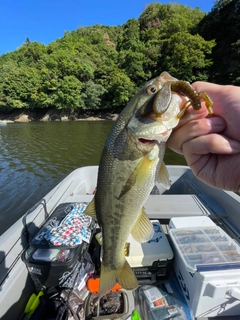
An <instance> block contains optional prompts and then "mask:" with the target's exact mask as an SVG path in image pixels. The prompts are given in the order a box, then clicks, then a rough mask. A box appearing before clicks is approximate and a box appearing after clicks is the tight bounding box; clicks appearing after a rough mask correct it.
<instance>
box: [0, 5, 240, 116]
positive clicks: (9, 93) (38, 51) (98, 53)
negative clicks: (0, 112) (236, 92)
mask: <svg viewBox="0 0 240 320" xmlns="http://www.w3.org/2000/svg"><path fill="white" fill-rule="evenodd" d="M239 10H240V0H218V1H216V2H215V4H214V7H213V9H212V11H211V12H210V13H209V14H207V15H206V13H204V12H201V11H200V10H199V8H195V9H191V8H190V7H186V6H183V5H180V4H177V3H170V4H166V5H164V4H161V3H159V2H153V3H151V4H149V5H148V6H146V8H145V10H144V11H143V12H142V14H141V15H140V17H139V19H130V20H128V21H127V22H126V23H125V24H124V25H122V26H117V27H110V26H102V25H94V26H92V27H80V28H78V29H77V30H75V31H72V32H65V33H64V36H63V37H62V38H59V39H57V40H56V41H54V42H52V43H50V44H49V45H47V46H46V45H43V44H40V43H38V42H36V41H34V42H31V41H30V39H29V38H27V39H26V41H25V42H24V43H23V45H22V46H21V47H19V48H18V49H17V50H15V51H14V52H11V53H7V54H5V55H1V56H0V108H9V109H13V108H31V109H38V108H48V107H51V108H57V109H74V108H75V109H76V108H78V109H82V110H103V109H106V108H107V109H113V110H117V111H120V110H121V109H122V108H123V107H125V105H126V104H127V102H128V101H129V99H130V98H131V97H132V96H133V95H134V94H135V93H136V91H137V90H138V89H139V87H140V86H141V85H142V84H143V83H145V81H147V80H148V79H150V78H152V77H155V76H157V75H159V74H160V73H161V72H162V71H164V70H166V71H168V72H169V73H170V74H172V75H173V76H174V77H177V78H179V79H182V80H188V81H190V82H193V81H195V80H215V81H218V82H219V83H229V82H232V83H234V84H239V83H240V71H239V70H240V68H239V66H240V36H239V31H238V30H240V16H239Z"/></svg>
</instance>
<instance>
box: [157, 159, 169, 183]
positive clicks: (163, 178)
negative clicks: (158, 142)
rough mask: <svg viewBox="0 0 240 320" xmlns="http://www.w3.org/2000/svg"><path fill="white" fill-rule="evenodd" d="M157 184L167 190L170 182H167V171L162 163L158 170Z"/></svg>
mask: <svg viewBox="0 0 240 320" xmlns="http://www.w3.org/2000/svg"><path fill="white" fill-rule="evenodd" d="M157 182H159V183H161V185H162V186H163V187H164V188H166V189H169V188H170V186H171V184H170V180H169V174H168V170H167V167H166V165H165V163H164V162H163V163H162V165H161V167H160V169H159V173H158V177H157Z"/></svg>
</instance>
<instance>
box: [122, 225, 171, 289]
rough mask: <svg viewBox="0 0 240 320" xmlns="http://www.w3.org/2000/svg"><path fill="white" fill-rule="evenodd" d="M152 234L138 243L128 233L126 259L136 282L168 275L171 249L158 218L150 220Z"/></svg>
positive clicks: (151, 280) (152, 280)
mask: <svg viewBox="0 0 240 320" xmlns="http://www.w3.org/2000/svg"><path fill="white" fill-rule="evenodd" d="M152 225H153V228H154V235H153V237H152V239H150V240H149V241H148V242H145V243H139V242H138V241H136V240H134V239H133V237H132V236H131V235H130V236H129V237H128V240H127V244H128V255H127V256H126V259H127V261H128V263H129V264H130V266H131V268H132V269H133V271H134V273H135V275H136V277H137V279H138V282H139V283H140V284H141V283H153V282H155V281H156V280H157V279H159V278H163V277H168V275H169V270H170V265H171V263H172V261H173V251H172V249H171V246H170V244H169V242H168V239H167V237H166V235H165V233H164V231H163V229H162V226H161V224H160V223H159V221H158V220H152Z"/></svg>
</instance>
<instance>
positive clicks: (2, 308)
mask: <svg viewBox="0 0 240 320" xmlns="http://www.w3.org/2000/svg"><path fill="white" fill-rule="evenodd" d="M167 169H168V172H169V177H170V181H171V188H170V189H169V190H166V189H164V188H163V187H162V186H161V185H158V184H157V185H156V186H157V188H158V191H159V192H157V193H156V194H151V195H149V197H148V199H147V202H146V204H145V210H146V212H147V214H148V216H149V218H150V219H157V220H158V221H160V223H161V225H162V226H164V228H165V229H164V230H165V232H166V233H170V231H171V229H170V228H169V222H170V221H172V219H174V218H175V219H176V218H184V217H185V221H186V227H187V222H188V219H190V217H191V218H192V217H207V218H209V219H211V221H212V222H213V223H214V225H216V226H217V227H218V228H221V230H223V231H224V232H225V233H227V235H228V236H229V237H231V239H233V241H234V242H235V243H237V244H238V243H239V242H240V196H239V195H238V194H236V193H234V192H229V191H224V190H218V189H215V188H212V187H210V186H208V185H206V184H205V183H203V182H201V181H200V180H199V179H197V178H196V177H195V176H194V174H193V172H192V171H191V169H190V168H189V167H187V166H175V165H170V166H167ZM97 175H98V166H87V167H82V168H78V169H76V170H74V171H73V172H71V173H70V174H69V175H68V176H67V177H65V178H64V179H63V180H62V181H61V182H60V183H59V184H58V185H57V186H55V187H54V188H53V189H52V190H51V191H50V192H49V193H48V194H47V195H46V196H44V197H43V198H42V199H41V200H40V201H39V202H38V203H36V205H35V206H34V207H33V208H31V209H30V210H29V211H28V212H27V213H26V214H24V215H23V216H22V218H20V219H19V220H18V221H17V222H15V223H14V224H13V225H12V226H11V227H10V228H9V229H8V230H7V231H6V232H5V233H4V234H3V235H2V236H1V240H0V318H1V319H2V320H10V319H11V320H12V319H24V315H23V311H24V308H25V306H26V304H27V302H28V299H29V297H30V296H31V294H32V293H33V292H35V288H34V284H33V281H32V279H31V277H30V276H29V272H28V270H27V268H26V265H25V263H24V262H23V260H22V254H23V252H24V250H25V248H26V246H27V245H28V238H29V234H30V235H31V237H33V236H34V235H35V234H36V233H37V231H38V230H39V228H40V227H41V226H42V225H43V223H44V221H46V219H47V218H48V217H49V216H51V214H52V213H53V211H54V210H55V208H56V207H57V206H59V205H60V204H61V203H75V202H87V203H88V202H90V201H91V199H92V198H93V194H94V190H95V188H96V182H97ZM239 268H240V265H239ZM217 272H219V271H216V273H217ZM234 272H235V273H236V274H237V272H239V273H238V275H239V276H238V277H234V276H233V278H232V281H230V284H232V286H233V287H234V288H236V290H235V291H234V290H233V291H234V294H233V295H232V296H231V297H230V298H231V299H230V300H231V303H232V306H233V307H232V308H233V309H234V310H235V311H234V312H232V311H231V310H232V308H231V306H230V307H228V308H226V309H228V310H227V313H226V312H225V313H224V312H221V314H220V313H219V315H216V316H214V317H211V319H221V320H226V319H228V320H230V319H239V317H240V312H239V310H240V290H239V283H240V270H239V269H238V268H237V267H236V265H235V268H234V269H233V270H230V271H229V270H228V273H230V274H231V273H233V274H234ZM219 281H220V282H219V287H221V281H222V280H221V279H219ZM234 284H235V285H234ZM209 285H210V287H209V290H210V291H211V290H212V291H211V294H210V295H212V297H211V299H213V300H214V299H218V294H217V293H216V292H217V291H216V290H217V288H216V286H215V287H213V286H212V287H211V283H210V284H209ZM221 288H223V287H221ZM220 291H221V290H220ZM223 291H224V289H223V290H222V291H221V294H222V295H223V296H224V295H225V299H226V304H225V307H226V305H227V303H228V301H229V297H226V296H227V293H228V294H230V293H231V292H230V291H229V290H228V292H227V293H226V290H225V292H223ZM214 295H216V297H215V296H214ZM216 305H217V304H216ZM221 307H223V306H221ZM236 310H237V311H236ZM237 312H239V313H237ZM225 314H226V315H225ZM208 318H209V317H208V314H206V315H205V316H204V315H201V316H197V317H196V319H198V320H200V319H201V320H203V319H208ZM26 319H27V318H26Z"/></svg>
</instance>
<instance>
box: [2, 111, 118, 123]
mask: <svg viewBox="0 0 240 320" xmlns="http://www.w3.org/2000/svg"><path fill="white" fill-rule="evenodd" d="M117 117H118V114H117V113H113V112H108V111H105V112H103V111H86V112H83V111H82V110H57V109H39V110H37V111H35V110H29V109H24V110H23V109H14V110H10V111H2V112H0V121H2V122H7V123H11V122H29V121H45V122H49V121H81V120H89V121H96V120H113V121H114V120H116V119H117Z"/></svg>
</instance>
